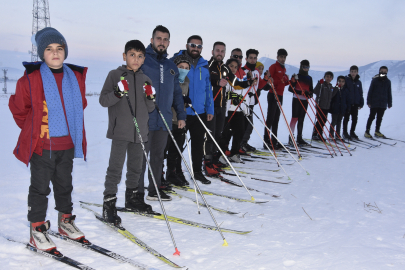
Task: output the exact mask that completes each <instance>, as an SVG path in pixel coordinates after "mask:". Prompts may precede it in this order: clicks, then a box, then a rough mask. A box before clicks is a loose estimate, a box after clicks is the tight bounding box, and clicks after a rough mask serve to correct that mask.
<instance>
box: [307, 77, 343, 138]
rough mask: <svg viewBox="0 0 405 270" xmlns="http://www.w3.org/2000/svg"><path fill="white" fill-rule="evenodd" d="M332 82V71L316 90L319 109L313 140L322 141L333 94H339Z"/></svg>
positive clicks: (317, 109) (319, 83)
mask: <svg viewBox="0 0 405 270" xmlns="http://www.w3.org/2000/svg"><path fill="white" fill-rule="evenodd" d="M332 80H333V73H332V71H326V72H325V75H324V76H323V79H321V80H320V81H318V83H317V84H316V86H315V88H314V94H315V95H316V99H315V102H316V103H317V104H318V106H319V107H318V106H316V119H317V121H316V123H315V127H314V131H313V132H312V140H321V137H320V136H322V133H323V127H324V125H325V122H326V119H327V118H328V112H329V107H330V102H331V101H332V97H333V94H336V93H337V91H335V92H334V91H333V87H332V84H331V83H330V82H331V81H332ZM318 132H319V134H318Z"/></svg>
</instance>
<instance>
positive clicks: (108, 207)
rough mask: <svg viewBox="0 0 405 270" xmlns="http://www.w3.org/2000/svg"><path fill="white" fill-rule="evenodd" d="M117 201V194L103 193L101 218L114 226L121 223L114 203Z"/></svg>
mask: <svg viewBox="0 0 405 270" xmlns="http://www.w3.org/2000/svg"><path fill="white" fill-rule="evenodd" d="M116 203H117V196H115V195H105V196H104V200H103V218H104V219H105V220H106V221H107V222H108V223H112V224H114V225H115V226H119V225H120V224H121V218H120V217H119V216H118V215H117V208H116V207H115V204H116Z"/></svg>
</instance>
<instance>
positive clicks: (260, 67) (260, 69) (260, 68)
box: [257, 66, 264, 76]
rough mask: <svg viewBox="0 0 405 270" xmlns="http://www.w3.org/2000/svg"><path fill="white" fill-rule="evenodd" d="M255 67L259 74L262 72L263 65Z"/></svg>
mask: <svg viewBox="0 0 405 270" xmlns="http://www.w3.org/2000/svg"><path fill="white" fill-rule="evenodd" d="M257 69H258V70H259V74H260V76H262V74H263V70H264V66H258V67H257Z"/></svg>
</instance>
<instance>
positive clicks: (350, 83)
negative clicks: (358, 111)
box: [345, 74, 364, 108]
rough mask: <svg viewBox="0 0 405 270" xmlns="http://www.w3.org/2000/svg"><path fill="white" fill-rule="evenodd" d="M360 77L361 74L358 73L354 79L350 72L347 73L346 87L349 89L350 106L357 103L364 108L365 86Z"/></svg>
mask: <svg viewBox="0 0 405 270" xmlns="http://www.w3.org/2000/svg"><path fill="white" fill-rule="evenodd" d="M359 79H360V76H359V75H358V74H357V75H356V77H355V78H354V80H353V79H352V76H350V74H349V75H347V76H346V77H345V80H346V83H345V87H346V88H347V89H348V93H349V99H350V102H349V106H352V105H357V106H359V107H360V108H362V107H363V106H364V98H363V86H362V84H361V81H360V80H359Z"/></svg>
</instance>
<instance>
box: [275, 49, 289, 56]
mask: <svg viewBox="0 0 405 270" xmlns="http://www.w3.org/2000/svg"><path fill="white" fill-rule="evenodd" d="M280 55H285V56H288V53H287V51H286V50H285V49H279V50H278V51H277V56H280Z"/></svg>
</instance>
